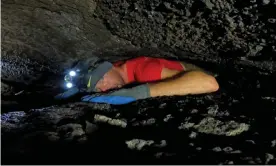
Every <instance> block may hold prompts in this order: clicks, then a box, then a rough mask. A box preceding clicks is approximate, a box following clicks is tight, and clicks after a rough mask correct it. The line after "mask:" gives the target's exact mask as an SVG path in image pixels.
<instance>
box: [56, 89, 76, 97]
mask: <svg viewBox="0 0 276 166" xmlns="http://www.w3.org/2000/svg"><path fill="white" fill-rule="evenodd" d="M78 92H79V89H78V88H77V87H73V88H70V89H69V90H67V91H65V92H63V93H60V94H58V95H56V96H55V99H57V100H60V99H67V98H69V97H72V96H73V95H75V94H77V93H78Z"/></svg>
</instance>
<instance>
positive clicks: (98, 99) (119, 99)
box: [81, 84, 150, 105]
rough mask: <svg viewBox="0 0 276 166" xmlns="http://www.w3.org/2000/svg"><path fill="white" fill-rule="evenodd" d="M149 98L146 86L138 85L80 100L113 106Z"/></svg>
mask: <svg viewBox="0 0 276 166" xmlns="http://www.w3.org/2000/svg"><path fill="white" fill-rule="evenodd" d="M148 97H150V95H149V87H148V85H147V84H144V85H139V86H136V87H134V88H130V89H120V90H117V91H115V92H111V93H108V94H102V95H98V94H96V95H86V96H84V97H82V98H81V100H82V101H86V102H95V103H107V104H114V105H121V104H128V103H131V102H133V101H136V100H139V99H145V98H148Z"/></svg>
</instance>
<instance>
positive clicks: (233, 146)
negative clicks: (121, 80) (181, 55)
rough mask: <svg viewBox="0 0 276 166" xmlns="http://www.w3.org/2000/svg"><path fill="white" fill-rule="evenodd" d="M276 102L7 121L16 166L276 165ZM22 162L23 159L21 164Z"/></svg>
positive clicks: (166, 103) (34, 113) (99, 110)
mask: <svg viewBox="0 0 276 166" xmlns="http://www.w3.org/2000/svg"><path fill="white" fill-rule="evenodd" d="M275 108H276V98H273V99H268V98H262V99H259V98H256V97H251V98H249V96H246V95H245V94H241V95H232V96H231V95H229V94H228V93H225V91H220V92H219V93H216V94H209V95H198V96H185V97H160V98H152V99H147V100H143V101H137V102H134V103H131V104H128V105H122V106H112V105H105V104H88V103H69V104H63V105H55V106H51V107H46V108H43V109H32V110H30V111H29V112H28V113H25V112H23V111H19V112H10V113H7V114H2V115H1V123H2V124H1V129H2V162H3V163H9V164H145V163H148V164H149V163H155V164H156V163H159V164H161V163H167V164H169V163H170V164H173V163H185V164H188V163H190V164H275V163H276V160H275V155H276V154H275V141H276V135H275V132H274V126H275V125H276V119H275V118H276V110H275ZM14 158H16V160H14Z"/></svg>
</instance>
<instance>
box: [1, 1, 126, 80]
mask: <svg viewBox="0 0 276 166" xmlns="http://www.w3.org/2000/svg"><path fill="white" fill-rule="evenodd" d="M1 4H2V13H1V26H2V27H1V39H2V42H1V50H2V53H1V69H2V79H4V80H9V81H13V82H17V83H21V84H22V83H25V84H31V83H32V82H33V81H35V80H37V79H38V78H40V77H45V73H48V75H53V74H57V73H60V72H62V71H63V70H64V69H65V68H66V67H68V66H70V64H71V62H72V61H73V60H76V58H79V57H84V56H91V54H90V55H84V53H86V52H87V51H90V52H91V53H93V54H96V55H98V56H100V55H101V53H103V52H105V53H106V52H109V50H112V51H115V50H118V49H120V48H121V47H126V46H124V45H126V43H127V42H126V41H124V40H122V39H119V38H116V37H115V36H112V35H111V33H110V32H109V31H108V30H106V28H105V27H104V26H103V25H102V24H101V22H100V21H99V20H98V21H97V20H95V19H93V13H94V10H95V7H96V2H94V1H93V0H86V1H82V2H81V3H80V2H79V1H48V0H42V1H38V0H32V1H29V0H28V1H18V0H4V1H1ZM115 52H116V51H115ZM102 58H104V57H102ZM42 73H44V75H42ZM46 77H47V76H46Z"/></svg>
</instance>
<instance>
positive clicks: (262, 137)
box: [1, 0, 276, 164]
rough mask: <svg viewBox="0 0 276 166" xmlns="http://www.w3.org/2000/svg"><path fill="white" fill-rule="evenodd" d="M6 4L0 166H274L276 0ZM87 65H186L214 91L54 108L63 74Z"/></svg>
mask: <svg viewBox="0 0 276 166" xmlns="http://www.w3.org/2000/svg"><path fill="white" fill-rule="evenodd" d="M1 6H2V11H1V12H2V13H1V19H2V20H1V28H2V29H1V150H2V153H1V157H2V158H1V159H2V160H1V161H2V163H3V164H152V163H155V164H164V163H166V164H176V163H177V164H179V163H180V164H276V159H275V156H276V153H275V146H276V132H275V126H276V90H275V87H274V86H275V85H276V82H275V80H274V79H273V78H275V76H276V74H275V69H276V68H275V67H276V64H275V57H276V56H275V41H276V39H275V37H276V36H275V29H276V28H275V25H276V24H275V23H276V21H275V19H276V18H275V14H273V13H272V14H271V12H273V11H275V6H276V1H275V0H262V1H260V0H255V1H254V0H252V1H246V2H244V1H232V0H230V1H226V0H220V1H212V0H211V1H207V0H204V1H192V0H189V1H185V2H184V1H183V2H182V1H176V0H174V1H159V0H154V1H146V0H145V1H143V0H139V1H136V2H135V3H132V2H130V1H126V0H121V1H105V0H102V1H93V0H84V1H81V3H80V2H79V1H71V0H70V1H68V0H67V1H62V0H61V1H48V0H39V1H38V0H28V1H27V0H26V1H25V0H20V1H16V0H3V1H1ZM86 52H89V53H90V54H83V53H86ZM91 55H97V56H100V57H101V58H104V59H107V60H110V61H116V60H120V59H126V58H131V57H137V56H140V55H147V56H153V57H164V58H168V59H175V60H186V61H190V62H192V63H194V64H197V65H199V66H201V67H203V68H205V69H206V70H209V71H211V72H213V73H215V74H216V75H217V77H216V79H217V80H218V82H219V84H220V90H219V91H218V92H216V93H212V94H207V95H196V96H172V97H159V98H151V99H147V100H141V101H137V102H134V103H131V104H127V105H122V106H113V105H106V104H92V103H90V104H87V103H80V102H79V98H78V97H76V98H74V99H71V100H69V101H65V102H63V103H58V102H57V101H54V100H53V96H54V95H55V94H57V93H58V92H60V91H62V89H61V88H60V84H61V81H62V78H63V75H64V70H65V69H66V68H67V67H68V66H70V64H71V63H72V62H73V61H74V60H76V59H78V58H80V57H83V56H91Z"/></svg>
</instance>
